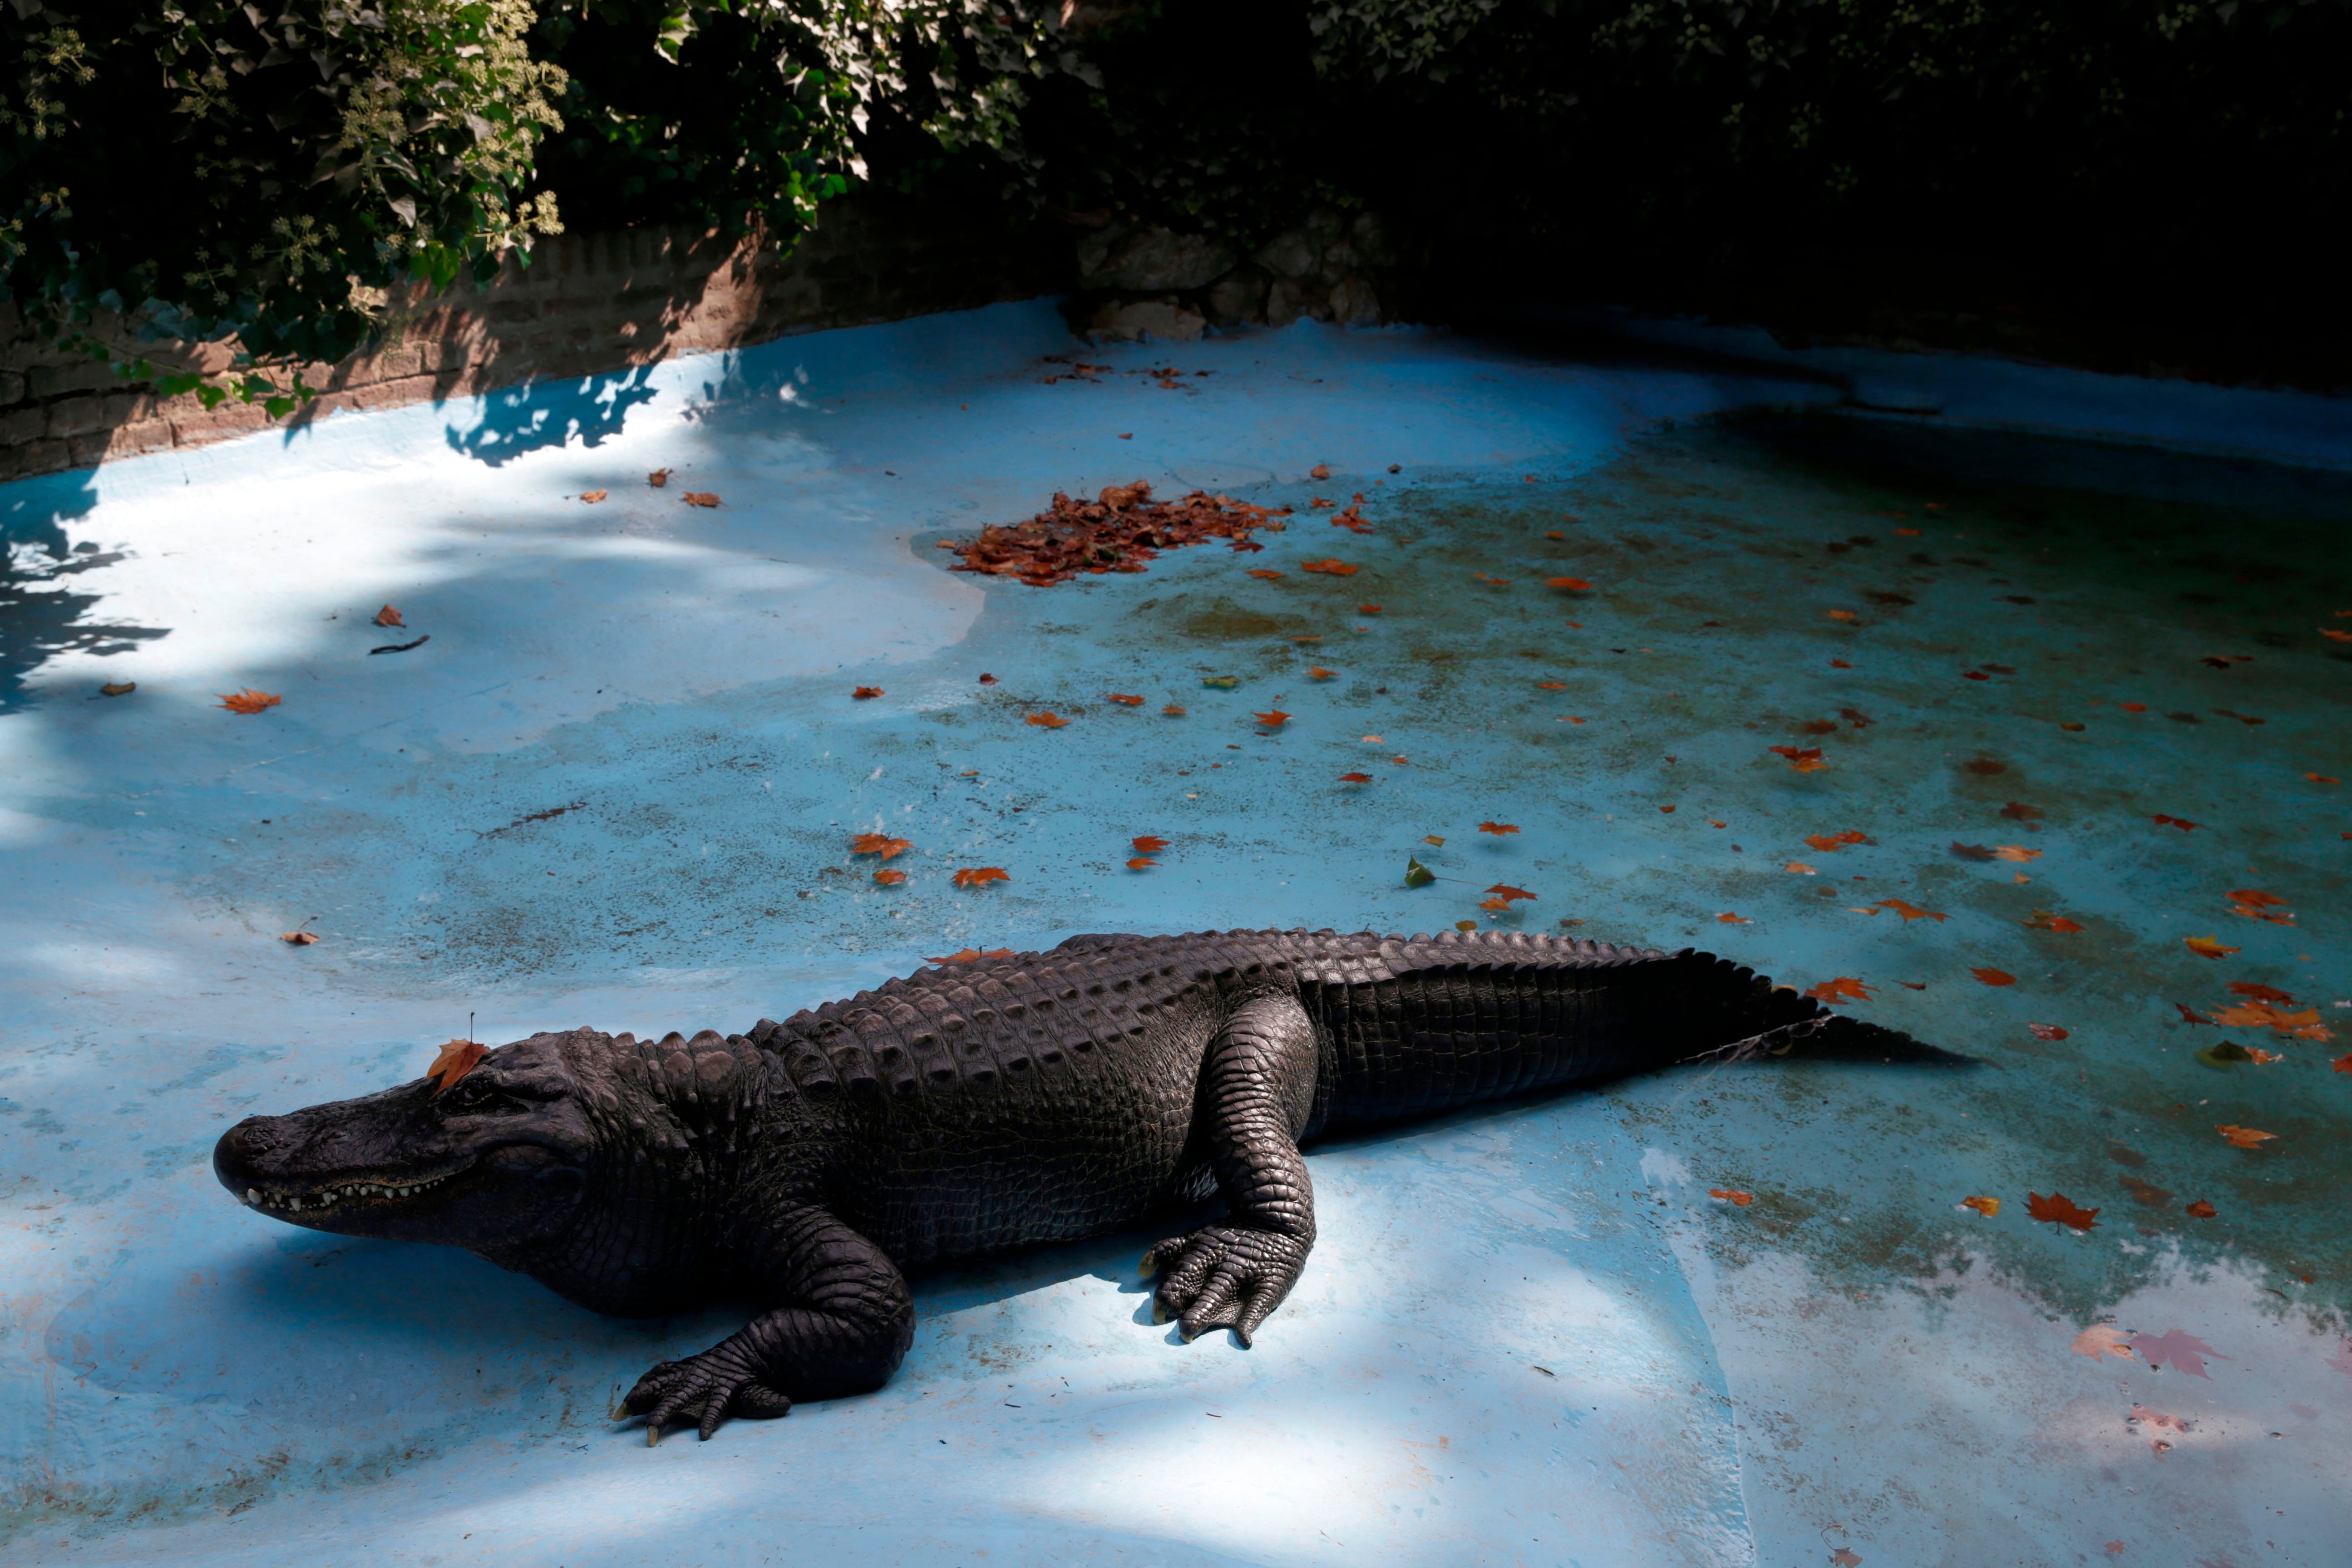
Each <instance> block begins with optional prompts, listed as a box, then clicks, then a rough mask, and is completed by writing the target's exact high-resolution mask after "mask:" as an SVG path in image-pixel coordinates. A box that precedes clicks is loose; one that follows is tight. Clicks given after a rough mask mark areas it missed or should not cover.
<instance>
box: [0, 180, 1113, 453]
mask: <svg viewBox="0 0 2352 1568" xmlns="http://www.w3.org/2000/svg"><path fill="white" fill-rule="evenodd" d="M1070 275H1071V274H1070V250H1069V239H1068V237H1067V234H1066V231H1055V230H1052V229H1014V228H1009V227H1008V226H1006V225H1005V223H1004V221H1003V218H1002V216H999V215H998V214H997V213H995V212H992V211H989V210H986V209H979V210H975V209H974V208H972V207H971V206H969V205H959V204H955V203H949V202H919V201H916V200H912V199H909V198H905V197H897V196H891V195H884V194H867V195H860V196H856V197H853V198H851V199H848V200H845V201H843V202H839V203H836V204H835V205H829V206H827V207H825V208H824V212H823V214H822V216H821V219H820V221H819V223H818V226H817V227H816V228H815V229H814V231H812V232H811V233H809V234H807V235H805V236H803V237H802V238H801V240H800V242H799V243H798V244H797V245H796V246H794V247H793V248H792V249H791V250H790V251H789V252H786V251H783V250H782V249H780V248H779V247H776V246H775V245H773V244H772V243H770V242H766V241H764V240H762V239H761V238H758V237H753V238H748V239H729V238H726V237H721V236H718V235H715V234H710V233H698V232H695V231H691V230H686V229H679V228H640V229H628V230H623V231H619V232H615V233H608V234H591V235H580V236H572V235H564V236H561V237H557V238H555V239H553V240H550V241H546V242H543V243H542V244H541V246H540V247H539V248H538V250H537V251H536V252H535V253H534V255H533V257H532V259H531V262H530V265H529V266H528V267H524V266H520V265H517V264H513V263H509V265H508V266H507V267H506V268H504V269H503V270H502V271H501V272H500V273H499V276H498V277H497V278H496V279H493V280H492V281H490V282H489V283H488V284H486V285H482V286H479V287H477V286H476V285H474V284H473V283H471V282H470V281H467V282H461V283H459V284H458V285H457V287H455V288H453V289H450V290H449V291H447V292H446V293H444V294H438V295H433V294H427V293H422V292H420V293H419V294H417V295H415V296H413V297H412V298H411V299H410V300H407V301H404V304H403V307H402V309H401V310H398V311H396V312H395V315H396V318H397V320H398V322H399V331H398V333H397V335H396V336H395V337H394V339H393V340H392V341H391V342H387V343H386V345H385V346H383V347H382V348H380V349H378V350H376V351H375V352H373V353H367V354H362V355H360V356H358V357H355V358H353V359H351V360H346V361H344V362H343V363H340V364H333V365H310V366H307V367H305V368H304V371H303V379H304V380H305V381H306V382H307V383H308V384H310V385H312V386H315V387H319V388H321V389H323V395H321V396H320V397H319V398H318V399H317V400H316V401H315V402H313V403H312V404H310V405H309V406H308V407H307V408H306V409H304V410H303V411H302V412H301V413H299V414H298V415H295V416H292V417H293V418H294V419H295V420H297V421H301V420H316V419H324V418H329V417H331V416H333V415H334V414H336V413H338V412H340V411H341V410H343V409H346V408H381V407H388V406H392V405H399V404H405V403H418V402H424V401H427V400H433V399H439V398H447V397H462V396H467V395H472V394H475V393H478V392H484V391H488V390H490V389H492V388H494V387H499V386H508V385H512V384H515V383H518V382H522V381H527V380H530V379H532V378H535V377H542V376H576V375H584V374H597V373H603V372H612V371H617V370H622V369H625V368H626V367H628V366H630V365H635V364H643V363H648V362H651V361H654V360H659V359H663V358H666V357H667V356H668V355H671V354H676V353H701V352H706V351H709V350H713V349H724V348H733V347H738V346H740V345H743V344H746V343H755V342H765V341H767V340H769V339H772V338H777V337H782V336H785V335H787V334H789V333H793V332H800V331H816V330H819V329H822V328H826V327H845V326H856V325H859V324H862V323H865V322H869V321H893V320H898V319H899V318H903V317H907V316H916V315H923V314H926V313H928V312H930V311H934V310H966V309H970V308H972V307H975V306H980V305H987V304H992V303H994V302H996V301H998V300H1013V299H1025V298H1033V297H1034V296H1036V295H1039V294H1047V293H1058V292H1062V291H1064V290H1066V289H1067V288H1068V287H1069V281H1070ZM16 324H17V323H16V317H15V314H14V312H13V311H12V310H9V309H8V308H7V307H5V306H0V480H5V479H19V478H24V477H26V476H28V475H33V474H44V473H56V472H59V471H61V470H64V469H68V468H89V467H92V466H94V465H96V464H98V463H100V462H103V461H106V460H108V459H110V458H122V457H129V456H131V455H134V454H136V453H141V452H153V451H160V450H164V449H167V448H171V447H187V446H195V445H201V444H203V443H205V442H209V441H217V440H221V439H224V438H226V437H231V436H236V435H242V434H244V433H245V432H247V431H249V430H257V429H261V428H264V427H266V426H268V425H269V424H270V423H271V422H270V420H269V419H268V416H266V414H265V413H264V412H263V411H262V409H261V408H259V407H258V406H257V405H246V404H241V403H236V402H229V403H225V404H223V405H220V406H219V407H217V408H214V409H209V410H207V409H206V408H205V406H204V405H203V404H202V403H201V402H199V401H198V400H197V399H196V397H195V396H194V395H192V394H191V395H183V396H179V397H171V398H158V397H156V396H154V395H152V394H151V393H150V392H149V391H148V389H147V387H146V386H145V384H129V383H125V382H123V381H121V380H120V379H118V378H117V377H116V376H115V374H114V373H113V371H112V370H111V369H110V367H109V366H108V365H107V364H106V363H104V362H103V361H98V360H92V359H86V358H80V357H71V356H67V355H63V354H60V353H58V352H57V351H56V350H54V349H52V348H49V347H48V346H47V345H45V344H42V343H40V342H35V341H28V340H26V339H25V338H23V337H22V336H21V335H19V333H18V332H17V331H16ZM119 329H120V323H119V322H116V321H109V320H104V319H101V320H100V321H98V322H96V323H95V324H94V331H95V333H96V334H97V335H99V336H100V338H101V339H105V338H106V337H107V336H108V335H109V334H110V333H113V332H116V331H119ZM137 352H138V353H141V354H142V355H143V356H144V357H146V358H147V359H148V360H150V361H151V362H152V363H156V364H158V365H163V366H169V367H174V368H177V367H182V366H188V367H203V368H212V369H217V368H222V367H225V366H226V364H227V363H229V351H228V350H227V349H226V347H225V346H221V345H211V346H208V347H204V348H198V349H193V350H192V349H190V348H188V347H187V346H186V345H163V344H158V345H142V346H140V347H139V348H138V350H137Z"/></svg>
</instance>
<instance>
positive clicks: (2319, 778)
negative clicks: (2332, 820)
mask: <svg viewBox="0 0 2352 1568" xmlns="http://www.w3.org/2000/svg"><path fill="white" fill-rule="evenodd" d="M2343 635H2344V640H2345V641H2346V642H2352V632H2347V633H2345V634H2343ZM2303 776H2304V777H2305V778H2307V779H2309V780H2310V781H2311V782H2312V783H2314V784H2342V783H2343V782H2344V781H2343V780H2342V779H2336V778H2330V777H2328V776H2327V775H2326V773H2305V774H2304V775H2303Z"/></svg>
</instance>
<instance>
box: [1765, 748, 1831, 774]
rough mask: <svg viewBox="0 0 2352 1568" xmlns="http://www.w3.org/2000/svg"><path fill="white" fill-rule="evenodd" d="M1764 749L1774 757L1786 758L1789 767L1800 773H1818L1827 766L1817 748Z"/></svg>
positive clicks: (1820, 750) (1819, 749)
mask: <svg viewBox="0 0 2352 1568" xmlns="http://www.w3.org/2000/svg"><path fill="white" fill-rule="evenodd" d="M1765 749H1766V750H1767V751H1769V752H1772V753H1773V754H1774V755H1776V756H1782V757H1786V758H1788V759H1789V765H1790V767H1792V768H1794V769H1796V770H1797V772H1799V773H1819V772H1821V771H1822V769H1823V768H1826V767H1828V766H1829V763H1825V762H1823V761H1822V749H1821V748H1820V747H1819V746H1768V747H1766V748H1765Z"/></svg>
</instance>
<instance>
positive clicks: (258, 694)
mask: <svg viewBox="0 0 2352 1568" xmlns="http://www.w3.org/2000/svg"><path fill="white" fill-rule="evenodd" d="M281 700H282V699H280V698H279V697H278V693H276V692H275V691H256V690H255V689H253V688H252V687H250V686H248V687H247V688H246V689H244V690H242V691H232V692H229V693H228V694H227V695H226V696H224V697H223V698H222V699H221V700H220V705H221V706H222V707H224V708H226V709H227V710H229V711H230V712H232V713H258V712H260V711H261V710H263V709H264V708H275V707H277V706H278V703H279V701H281Z"/></svg>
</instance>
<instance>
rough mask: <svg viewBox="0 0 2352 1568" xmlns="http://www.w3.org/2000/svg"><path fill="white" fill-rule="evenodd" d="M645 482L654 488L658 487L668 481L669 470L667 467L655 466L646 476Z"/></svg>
mask: <svg viewBox="0 0 2352 1568" xmlns="http://www.w3.org/2000/svg"><path fill="white" fill-rule="evenodd" d="M646 483H647V484H649V485H651V486H653V488H654V489H661V488H662V487H663V486H664V485H667V484H668V483H669V470H668V469H667V468H656V469H655V470H654V471H653V472H652V473H650V474H647V475H646Z"/></svg>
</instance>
